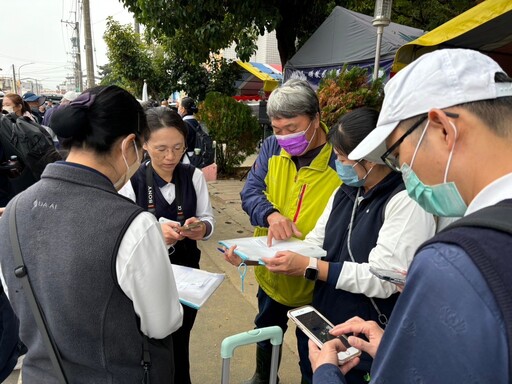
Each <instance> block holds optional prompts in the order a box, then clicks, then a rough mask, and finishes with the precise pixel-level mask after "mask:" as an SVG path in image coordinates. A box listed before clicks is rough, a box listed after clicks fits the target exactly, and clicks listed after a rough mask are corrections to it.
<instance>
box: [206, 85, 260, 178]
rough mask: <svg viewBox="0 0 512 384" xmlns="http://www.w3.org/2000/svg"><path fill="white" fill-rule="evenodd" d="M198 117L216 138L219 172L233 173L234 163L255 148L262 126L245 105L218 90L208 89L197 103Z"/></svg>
mask: <svg viewBox="0 0 512 384" xmlns="http://www.w3.org/2000/svg"><path fill="white" fill-rule="evenodd" d="M197 118H198V119H199V120H200V121H201V122H202V123H203V124H204V125H205V126H206V127H207V128H208V134H209V135H210V136H211V138H212V139H213V140H215V141H216V142H217V159H216V163H217V166H218V170H219V173H221V174H225V175H226V174H233V173H234V169H235V167H237V166H239V165H240V164H242V163H243V161H244V160H245V159H246V158H247V156H249V155H252V154H253V153H255V152H256V147H257V144H258V142H259V140H260V139H261V128H260V125H259V124H258V120H257V119H256V118H255V117H254V116H253V115H252V113H251V109H250V107H248V106H247V105H245V104H243V103H239V102H237V101H236V100H235V99H233V98H232V97H229V96H226V95H223V94H220V93H218V92H210V93H208V95H207V96H206V99H205V101H204V102H203V103H201V104H200V105H199V112H198V113H197ZM222 144H225V149H224V148H223V145H222Z"/></svg>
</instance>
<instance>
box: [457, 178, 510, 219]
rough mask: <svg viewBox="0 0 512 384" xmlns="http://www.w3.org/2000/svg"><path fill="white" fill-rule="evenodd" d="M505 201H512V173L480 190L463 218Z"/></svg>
mask: <svg viewBox="0 0 512 384" xmlns="http://www.w3.org/2000/svg"><path fill="white" fill-rule="evenodd" d="M506 199H512V173H509V174H507V175H505V176H502V177H500V178H499V179H496V180H494V181H493V182H492V183H491V184H488V185H487V186H486V187H485V188H484V189H482V190H481V191H480V192H479V193H478V194H477V195H476V196H475V198H474V199H473V201H471V203H470V204H469V206H468V209H467V210H466V213H465V214H464V216H467V215H469V214H470V213H473V212H476V211H478V210H480V209H482V208H485V207H490V206H491V205H496V204H498V203H499V202H500V201H503V200H506Z"/></svg>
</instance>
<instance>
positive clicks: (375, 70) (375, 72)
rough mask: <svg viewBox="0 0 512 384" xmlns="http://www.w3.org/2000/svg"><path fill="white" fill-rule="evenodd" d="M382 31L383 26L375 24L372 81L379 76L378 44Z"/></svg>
mask: <svg viewBox="0 0 512 384" xmlns="http://www.w3.org/2000/svg"><path fill="white" fill-rule="evenodd" d="M383 32H384V26H382V25H379V26H377V47H376V48H375V64H374V66H373V81H375V80H377V78H378V77H379V65H380V46H381V43H382V33H383Z"/></svg>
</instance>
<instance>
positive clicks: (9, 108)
mask: <svg viewBox="0 0 512 384" xmlns="http://www.w3.org/2000/svg"><path fill="white" fill-rule="evenodd" d="M2 109H3V110H4V111H6V112H7V113H13V112H14V107H12V106H10V105H9V106H7V105H4V106H2Z"/></svg>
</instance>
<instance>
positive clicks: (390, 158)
mask: <svg viewBox="0 0 512 384" xmlns="http://www.w3.org/2000/svg"><path fill="white" fill-rule="evenodd" d="M443 112H444V113H445V114H446V116H448V117H451V118H457V117H459V115H458V114H457V113H452V112H446V111H443ZM427 117H428V114H425V115H423V116H421V117H420V118H419V119H418V121H416V122H415V123H414V124H413V125H412V126H411V128H409V129H408V130H407V131H406V132H405V133H404V134H403V135H402V136H401V137H400V138H399V139H398V140H397V141H395V142H394V143H393V145H392V146H391V147H389V149H388V150H387V151H386V152H384V154H383V155H382V156H381V157H380V158H381V159H382V161H383V162H384V164H386V165H387V166H388V167H389V168H391V169H392V170H393V171H395V172H400V162H399V161H398V159H397V158H396V156H395V155H394V154H393V152H395V151H396V149H397V148H398V147H399V146H400V144H402V142H403V141H404V140H405V138H406V137H407V136H409V135H410V134H411V133H412V132H413V131H414V130H415V129H416V128H418V127H419V126H420V125H421V123H423V122H424V121H425V120H426V119H427Z"/></svg>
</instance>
